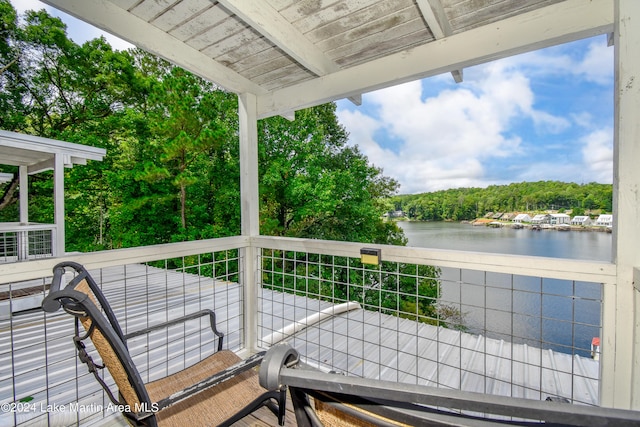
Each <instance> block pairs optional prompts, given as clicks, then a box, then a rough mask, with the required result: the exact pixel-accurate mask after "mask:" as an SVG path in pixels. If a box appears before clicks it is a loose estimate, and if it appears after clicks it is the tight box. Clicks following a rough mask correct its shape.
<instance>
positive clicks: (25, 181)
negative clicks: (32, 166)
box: [18, 166, 29, 225]
mask: <svg viewBox="0 0 640 427" xmlns="http://www.w3.org/2000/svg"><path fill="white" fill-rule="evenodd" d="M18 179H19V181H18V182H19V188H20V190H19V193H20V224H24V225H26V224H28V223H29V172H28V168H27V166H20V168H19V176H18Z"/></svg>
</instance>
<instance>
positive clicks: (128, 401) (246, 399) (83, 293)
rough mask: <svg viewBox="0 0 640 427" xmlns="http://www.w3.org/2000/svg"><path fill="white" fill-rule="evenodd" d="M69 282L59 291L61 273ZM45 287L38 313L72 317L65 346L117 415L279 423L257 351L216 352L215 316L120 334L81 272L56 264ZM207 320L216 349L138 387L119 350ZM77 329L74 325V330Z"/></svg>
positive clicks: (279, 409)
mask: <svg viewBox="0 0 640 427" xmlns="http://www.w3.org/2000/svg"><path fill="white" fill-rule="evenodd" d="M69 269H70V270H73V272H74V274H75V277H73V279H72V280H70V281H69V283H68V284H67V285H66V286H64V288H62V286H61V285H62V281H63V277H64V275H65V272H66V271H67V270H69ZM53 273H54V276H53V283H52V285H51V289H50V292H49V294H48V295H47V296H46V298H45V299H44V301H43V303H42V308H43V310H45V311H47V312H55V311H57V310H58V309H59V308H60V307H62V308H63V309H64V310H65V311H66V312H67V313H69V314H71V315H72V316H74V317H75V319H76V321H75V336H74V338H73V341H74V343H75V346H76V348H77V351H78V357H79V359H80V360H81V361H82V362H83V363H85V364H86V365H87V366H88V368H89V372H91V373H92V374H93V375H94V376H95V378H96V380H97V381H98V382H99V383H100V385H101V386H102V388H104V390H105V392H106V393H107V395H108V396H109V398H110V400H111V401H112V402H113V403H114V404H115V405H121V406H119V408H124V410H123V415H124V416H125V417H126V418H127V420H128V421H129V422H130V423H131V424H133V425H136V426H179V427H197V426H215V425H219V426H228V425H231V424H233V423H234V422H236V421H238V420H240V419H241V418H243V417H245V416H247V415H248V414H250V413H251V412H253V411H255V410H256V409H259V408H260V407H262V406H267V407H269V408H270V409H271V410H272V411H273V413H274V414H275V415H276V416H277V418H278V423H279V424H280V425H284V416H285V402H286V388H284V387H278V388H277V389H273V390H266V389H265V388H263V387H261V386H260V384H259V382H258V373H257V368H256V366H258V365H259V364H260V362H261V360H262V358H263V356H264V353H260V354H257V355H254V356H252V357H249V358H248V359H245V360H241V359H240V358H239V357H238V356H237V355H236V354H235V353H233V352H231V351H229V350H222V343H223V338H224V335H223V334H222V333H221V332H219V331H218V330H217V329H216V322H215V313H214V312H213V311H211V310H203V311H200V312H198V313H194V314H191V315H187V316H185V317H181V318H179V319H175V320H172V321H169V322H165V323H162V324H159V325H156V326H152V327H150V328H146V329H144V330H141V331H136V332H134V333H130V334H126V335H125V334H123V332H122V329H121V328H120V325H119V324H118V321H117V319H116V317H115V315H114V312H113V310H112V309H111V307H110V305H109V303H108V301H107V300H106V298H105V296H104V294H103V293H102V291H101V290H100V288H99V286H98V285H97V283H96V282H95V280H94V279H93V278H92V277H91V275H90V274H89V273H88V272H87V270H86V269H85V268H84V267H83V266H82V265H80V264H78V263H75V262H62V263H60V264H58V265H56V266H55V267H54V269H53ZM201 316H209V319H210V322H211V329H212V331H213V333H214V334H215V335H216V336H217V337H218V346H217V351H216V352H215V353H213V354H212V355H211V356H209V357H207V358H206V359H204V360H202V361H200V362H198V363H196V364H195V365H193V366H191V367H188V368H186V369H184V370H182V371H180V372H177V373H175V374H172V375H169V376H167V377H165V378H162V379H159V380H156V381H152V382H149V383H147V384H145V383H144V382H143V381H142V379H141V376H140V373H139V372H138V369H137V368H136V366H135V365H134V363H133V360H132V358H131V355H130V353H129V351H128V349H127V339H129V338H132V337H135V336H140V335H144V334H147V333H149V332H151V331H155V330H157V329H161V328H167V327H169V326H172V325H176V324H179V323H181V322H184V321H186V320H191V319H196V318H199V317H201ZM80 325H82V327H80ZM87 339H90V340H91V341H92V343H93V347H94V348H95V350H96V351H97V353H98V355H99V356H100V359H102V365H99V364H97V363H96V362H94V359H93V357H95V352H94V351H93V350H89V349H88V348H87V346H85V341H86V340H87ZM104 367H106V368H107V369H108V371H109V373H110V374H111V376H112V378H113V380H114V381H115V384H116V387H117V393H116V392H115V391H114V390H111V389H110V387H109V386H108V385H107V383H106V382H105V380H104V379H103V378H102V376H101V375H100V373H99V371H100V370H101V369H102V368H104Z"/></svg>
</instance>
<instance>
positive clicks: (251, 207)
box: [238, 93, 260, 352]
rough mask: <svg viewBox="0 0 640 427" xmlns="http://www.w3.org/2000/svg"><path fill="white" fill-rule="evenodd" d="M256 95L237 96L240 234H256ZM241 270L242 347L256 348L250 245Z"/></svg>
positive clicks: (244, 251) (253, 261)
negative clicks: (243, 335) (242, 292)
mask: <svg viewBox="0 0 640 427" xmlns="http://www.w3.org/2000/svg"><path fill="white" fill-rule="evenodd" d="M257 117H258V116H257V105H256V96H255V95H254V94H251V93H243V94H241V95H239V96H238V122H239V134H240V206H241V207H240V215H241V234H242V235H243V236H249V237H252V236H258V235H259V234H260V225H259V196H258V118H257ZM241 254H242V262H243V263H244V265H243V270H244V274H243V277H244V291H245V292H244V331H245V347H246V348H247V349H248V350H249V351H250V352H255V351H256V349H257V342H258V340H257V331H258V317H257V313H258V310H257V290H256V267H257V265H256V250H255V248H254V247H253V245H252V244H249V246H247V247H246V248H244V249H242V250H241Z"/></svg>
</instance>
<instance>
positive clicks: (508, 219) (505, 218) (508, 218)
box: [500, 212, 516, 221]
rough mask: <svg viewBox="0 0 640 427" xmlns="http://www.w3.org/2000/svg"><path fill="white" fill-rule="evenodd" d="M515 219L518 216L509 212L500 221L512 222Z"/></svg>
mask: <svg viewBox="0 0 640 427" xmlns="http://www.w3.org/2000/svg"><path fill="white" fill-rule="evenodd" d="M515 217H516V214H514V213H513V212H507V213H506V214H504V215H502V218H500V219H501V220H503V221H512V220H513V218H515Z"/></svg>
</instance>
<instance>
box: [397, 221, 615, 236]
mask: <svg viewBox="0 0 640 427" xmlns="http://www.w3.org/2000/svg"><path fill="white" fill-rule="evenodd" d="M394 221H402V222H416V223H421V222H424V223H438V222H442V223H447V222H448V223H459V224H468V225H471V226H472V227H481V226H484V227H487V228H512V229H515V230H517V229H522V230H529V231H577V232H595V233H612V231H613V230H612V228H611V227H610V226H595V225H589V226H585V225H570V224H559V225H551V224H529V223H526V224H524V223H514V222H505V221H497V220H487V219H486V218H477V219H474V220H462V221H453V220H443V221H420V220H415V219H408V218H394Z"/></svg>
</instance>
